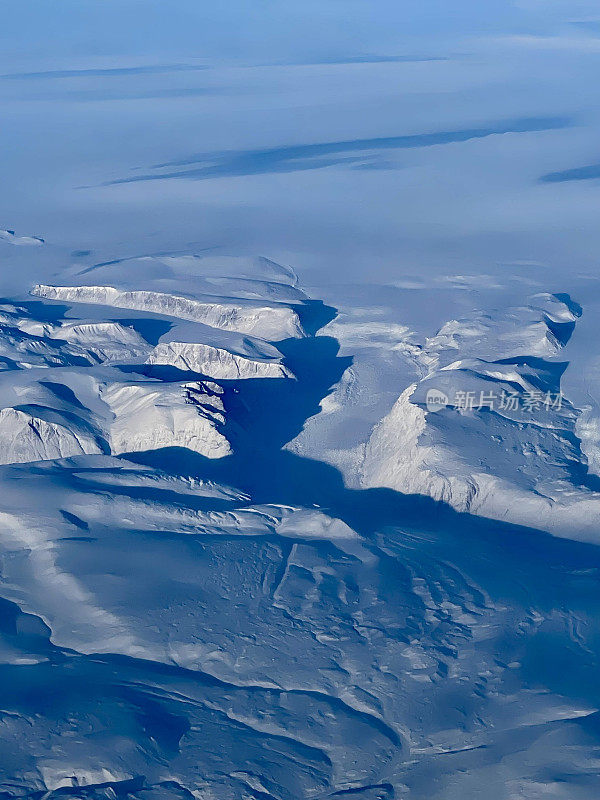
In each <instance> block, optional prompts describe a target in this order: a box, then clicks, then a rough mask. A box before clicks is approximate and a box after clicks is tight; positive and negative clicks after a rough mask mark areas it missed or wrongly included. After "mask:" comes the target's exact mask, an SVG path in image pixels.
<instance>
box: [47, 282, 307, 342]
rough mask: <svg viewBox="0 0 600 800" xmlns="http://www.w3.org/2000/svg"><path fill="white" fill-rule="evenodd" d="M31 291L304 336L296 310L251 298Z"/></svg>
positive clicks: (275, 335)
mask: <svg viewBox="0 0 600 800" xmlns="http://www.w3.org/2000/svg"><path fill="white" fill-rule="evenodd" d="M31 293H32V294H33V295H35V296H36V297H43V298H45V299H47V300H62V301H66V302H73V303H92V304H96V305H105V306H112V307H114V308H129V309H132V310H135V311H146V312H149V313H153V314H161V315H165V316H171V317H176V318H178V319H183V320H190V321H192V322H201V323H203V324H205V325H210V326H212V327H214V328H220V329H222V330H229V331H237V332H239V333H248V334H255V335H256V336H259V337H262V338H263V339H267V340H269V341H279V340H281V339H287V338H290V337H296V338H297V337H302V336H303V335H304V331H303V330H302V325H301V324H300V320H299V318H298V314H297V313H296V311H294V310H293V309H292V308H290V307H288V306H282V305H272V306H265V305H260V304H257V303H253V302H251V301H246V302H245V303H241V302H240V303H232V302H227V301H225V300H222V299H216V300H214V301H202V300H196V299H193V298H189V297H183V296H181V295H174V294H169V293H165V292H158V291H147V290H139V291H138V290H132V291H124V290H120V289H116V288H114V287H112V286H45V285H43V284H38V285H37V286H34V288H33V289H32V292H31Z"/></svg>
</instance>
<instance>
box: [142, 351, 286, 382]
mask: <svg viewBox="0 0 600 800" xmlns="http://www.w3.org/2000/svg"><path fill="white" fill-rule="evenodd" d="M146 363H147V364H168V365H169V366H172V367H177V368H178V369H182V370H190V371H191V372H198V373H201V374H202V375H206V376H207V377H209V378H217V379H218V378H221V379H229V380H230V379H234V380H235V379H239V378H292V377H293V375H292V373H291V372H290V371H289V370H288V369H287V367H285V366H284V365H283V364H281V363H279V362H278V361H275V360H270V361H269V360H261V361H259V360H255V359H251V358H245V357H244V356H240V355H235V354H234V353H230V352H229V351H228V350H225V349H223V348H220V347H212V346H211V345H208V344H199V343H193V342H160V343H159V344H158V345H156V347H155V348H154V350H153V351H152V352H151V353H150V355H149V356H148V359H147V361H146Z"/></svg>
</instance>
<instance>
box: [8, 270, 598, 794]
mask: <svg viewBox="0 0 600 800" xmlns="http://www.w3.org/2000/svg"><path fill="white" fill-rule="evenodd" d="M180 258H182V257H180ZM158 261H160V263H158ZM158 261H157V262H156V263H154V264H153V266H154V267H155V274H154V275H152V274H151V273H149V274H148V275H147V277H146V280H145V281H143V280H142V281H140V283H142V284H143V287H142V288H140V289H133V288H130V287H129V286H127V287H126V288H124V289H122V290H117V289H107V288H104V289H99V288H98V287H97V286H96V284H93V285H92V284H87V283H85V281H86V280H87V279H89V278H90V277H91V274H92V273H93V271H94V270H92V271H91V272H90V271H86V272H85V273H84V274H81V275H80V280H79V283H78V284H77V287H76V288H71V287H68V288H63V287H60V286H57V287H56V288H50V287H39V286H36V287H34V288H33V289H32V295H33V297H34V298H35V299H32V298H31V297H29V298H27V297H26V296H22V297H15V298H12V299H7V300H5V301H4V305H3V306H2V308H1V313H2V318H1V323H0V347H1V348H2V350H1V352H2V370H1V371H0V405H1V409H0V456H1V459H0V460H1V461H2V466H1V467H0V486H1V487H2V491H1V492H0V563H1V565H2V570H1V581H0V590H1V591H0V596H1V600H0V611H1V612H2V613H1V615H0V620H1V624H0V645H1V665H0V669H2V670H4V675H5V680H4V681H2V686H3V689H2V690H0V694H1V695H2V699H1V703H0V708H1V709H2V711H1V714H0V718H1V720H2V725H1V726H0V742H1V746H0V770H1V779H0V790H1V792H2V794H3V796H5V797H7V798H22V797H32V798H34V797H40V798H42V797H56V798H58V797H61V796H73V797H81V798H98V800H100V798H104V799H105V800H108V799H109V798H115V797H123V798H129V800H144V798H157V800H158V798H160V800H162V799H163V798H165V800H166V798H182V799H183V798H191V797H196V798H202V800H222V799H223V798H231V800H238V799H239V800H242V798H243V799H244V800H248V799H249V798H255V799H256V800H258V798H261V799H262V798H274V799H275V798H276V799H277V800H297V798H301V797H302V798H304V797H306V798H326V797H341V796H345V795H348V796H349V797H354V796H355V797H360V798H364V799H365V800H391V799H392V798H402V797H406V798H418V800H421V799H422V800H425V799H426V798H427V800H452V798H459V797H479V796H481V795H480V791H481V787H482V786H486V787H487V789H486V795H488V796H489V797H490V798H492V799H493V800H505V798H513V797H515V798H516V797H524V798H532V800H533V798H536V799H537V798H541V797H543V796H552V797H556V798H561V800H579V798H581V800H588V798H591V797H593V796H595V794H596V793H597V792H599V791H600V777H599V774H598V771H597V769H596V766H595V765H596V763H597V759H598V753H599V749H598V748H599V744H600V742H599V736H598V725H597V721H596V717H597V714H598V707H599V704H600V698H599V697H598V691H597V687H596V684H597V680H596V674H597V664H598V655H599V642H600V623H599V622H598V620H599V619H600V617H599V615H598V610H599V601H598V592H597V587H598V575H599V574H600V554H599V551H598V548H597V545H598V541H599V539H598V537H599V534H598V530H599V526H598V521H599V516H598V515H599V513H600V511H599V507H600V492H599V491H598V488H597V486H596V483H595V478H594V475H593V473H592V472H591V471H590V470H589V469H588V468H587V466H586V463H587V462H586V455H585V452H584V451H585V450H586V448H587V449H588V451H589V447H590V446H591V445H589V443H588V444H586V443H585V442H584V441H583V439H584V438H585V437H583V435H582V432H581V431H582V425H583V427H584V428H585V430H588V431H593V430H595V429H596V427H595V426H596V425H597V423H595V422H594V420H595V419H597V418H596V417H595V416H594V413H593V410H591V408H590V407H586V408H585V409H583V408H582V406H581V404H579V402H578V395H577V391H574V392H573V394H572V396H570V394H569V392H568V391H567V389H566V382H565V381H566V375H568V372H569V367H568V363H567V361H566V360H565V354H566V353H567V352H568V348H569V346H570V340H571V339H572V338H573V337H574V336H575V334H576V330H577V326H578V325H579V324H581V322H582V321H583V320H584V319H585V315H586V307H585V304H582V305H581V306H580V305H579V304H578V302H577V300H576V299H574V298H571V297H569V296H567V295H565V294H562V293H560V292H548V291H544V290H542V288H541V287H538V288H535V287H532V286H530V287H528V288H527V290H523V288H522V287H521V289H520V296H521V302H520V303H519V304H514V305H511V304H508V303H504V304H502V305H501V306H500V307H494V306H493V305H492V304H490V297H491V298H493V297H494V296H495V292H496V290H495V289H494V290H493V291H492V292H491V295H490V293H489V291H488V290H489V287H488V288H486V289H482V288H481V287H477V286H476V285H474V284H472V285H471V286H470V288H469V292H468V294H469V299H468V301H465V302H462V303H461V304H460V305H461V306H462V309H463V312H464V313H463V314H461V316H460V317H457V318H456V319H451V320H447V321H442V322H440V323H439V324H438V325H437V327H436V330H430V331H429V332H428V331H427V328H428V326H429V327H431V325H433V324H434V319H435V314H436V313H437V311H436V310H433V311H432V309H431V308H430V309H429V314H428V316H427V321H426V322H424V316H423V314H424V313H425V310H426V308H427V304H428V303H429V301H428V298H429V297H430V294H429V291H425V292H423V294H422V295H421V291H420V290H418V289H415V288H414V287H413V288H410V289H407V288H402V287H391V286H390V287H388V288H387V290H386V291H385V292H384V293H383V294H382V295H380V296H377V293H376V292H375V294H373V296H370V297H366V296H365V292H366V290H365V289H361V290H360V291H359V292H357V294H356V295H354V294H353V293H352V292H347V293H346V295H345V296H342V295H340V298H341V299H342V300H343V304H340V306H339V307H338V308H335V307H334V306H333V305H332V303H331V300H330V295H332V294H334V293H335V290H328V296H327V298H326V299H327V301H328V302H327V303H323V302H322V301H321V300H320V299H319V298H317V297H315V296H314V295H315V292H314V291H311V292H310V293H307V292H303V291H301V289H300V288H299V287H298V285H297V279H296V277H295V275H294V274H293V273H292V272H291V271H290V270H288V269H285V268H277V265H275V264H274V263H273V262H268V261H266V260H263V261H260V260H257V261H249V260H239V259H237V260H233V261H227V260H226V261H225V262H224V261H223V260H222V259H216V258H215V260H214V261H211V259H210V258H200V259H195V260H194V259H191V257H190V258H188V260H187V262H186V263H188V264H193V265H194V273H195V278H194V280H193V281H192V280H190V284H189V287H188V292H187V293H186V294H185V295H184V294H181V293H180V290H178V289H177V281H176V280H174V282H173V286H172V287H171V291H169V292H165V291H164V289H165V283H166V279H165V277H164V268H165V264H166V263H168V259H166V258H161V259H159V260H158ZM224 263H226V264H227V265H228V270H227V273H226V274H224V275H223V276H222V278H219V276H218V275H217V274H216V272H217V270H218V269H220V270H223V264H224ZM236 268H237V269H238V270H239V271H240V274H241V275H242V278H241V280H240V284H239V285H236V284H235V278H234V270H235V269H236ZM104 269H106V268H104ZM109 269H110V268H109ZM273 272H275V273H276V274H275V277H276V278H277V280H276V281H273V280H272V278H273V274H272V273H273ZM202 273H204V274H202ZM269 275H270V278H269ZM109 277H110V276H109ZM113 277H114V275H113ZM209 279H210V281H211V287H212V288H211V291H212V294H211V300H210V301H209V300H206V299H204V298H205V297H206V295H205V293H204V288H205V286H206V283H207V281H208V280H209ZM74 286H75V285H74ZM274 286H276V288H274ZM194 287H199V288H197V289H195V288H194ZM159 288H160V290H159ZM505 288H506V287H505ZM195 290H197V291H198V297H199V298H203V299H202V300H200V299H197V298H196V297H194V294H193V292H194V291H195ZM217 290H219V291H222V292H224V294H222V295H218V294H215V292H216V291H217ZM510 291H511V292H512V293H514V294H518V292H519V289H517V290H515V289H514V287H512V289H511V290H510ZM444 292H446V293H447V294H448V293H449V294H450V295H454V297H455V299H456V298H458V296H461V295H462V296H463V297H464V292H465V290H464V286H462V284H461V285H459V286H456V285H452V286H451V288H449V289H448V288H447V287H446V288H445V289H444ZM249 294H251V295H252V297H251V298H250V297H247V296H246V295H249ZM309 294H311V295H312V299H311V298H310V297H309ZM324 294H327V291H324ZM124 298H125V299H124ZM165 298H168V300H166V299H165ZM232 298H235V301H234V300H233V299H232ZM211 303H213V304H214V306H213V305H211ZM234 304H235V307H236V309H237V310H236V313H235V315H233V316H232V315H231V314H230V313H229V311H228V312H227V314H225V313H224V311H223V309H225V308H228V309H231V308H233V306H234ZM469 306H471V310H469ZM401 307H402V308H404V311H403V312H402V311H400V310H399V309H400V308H401ZM454 307H457V303H455V304H454ZM257 308H260V309H261V312H260V314H258V315H257V314H256V312H255V309H257ZM446 308H447V305H446V304H445V303H444V304H442V310H444V309H446ZM197 309H201V312H198V314H196V310H197ZM438 310H439V309H438ZM272 312H277V313H275V314H273V313H272ZM421 312H423V313H421ZM248 314H250V316H247V315H248ZM196 317H198V318H196ZM248 319H251V320H252V324H251V330H247V327H248V326H247V325H246V321H247V320H248ZM232 320H233V322H232ZM274 320H275V322H274ZM281 320H285V321H286V322H285V324H286V325H287V324H288V322H289V321H290V320H293V321H294V322H293V325H291V327H290V329H289V335H288V336H287V337H286V338H282V328H281V325H280V322H281ZM416 321H419V322H418V324H415V322H416ZM261 325H262V327H261ZM232 328H233V329H232ZM292 377H293V378H294V379H291V380H290V378H292ZM432 388H433V389H435V391H436V393H437V394H438V395H439V393H440V392H441V393H444V394H445V395H446V396H447V398H448V403H447V405H445V406H441V407H439V408H438V407H434V406H432V407H431V408H429V407H428V401H427V397H428V391H429V390H430V389H432ZM460 392H463V393H464V394H463V395H459V396H458V399H457V393H460ZM481 392H483V394H484V395H485V397H486V398H488V402H487V404H484V405H482V406H481V407H476V406H477V405H478V403H479V397H480V393H481ZM466 393H470V394H468V395H467V394H466ZM502 393H504V395H505V396H506V397H508V396H510V397H511V398H513V405H512V406H511V407H510V408H500V406H498V407H495V406H494V403H493V402H491V401H490V400H489V398H490V396H491V395H497V396H498V398H500V396H501V395H502ZM436 396H437V395H436ZM465 397H467V398H471V399H472V401H469V402H466V401H465ZM548 397H550V400H551V402H550V404H549V405H548V407H547V408H546V405H545V404H548V402H549V401H548V400H547V398H548ZM557 397H560V404H558V402H557ZM474 398H477V402H475V399H474ZM515 398H516V399H515ZM526 401H527V402H528V403H529V405H526ZM498 402H500V401H499V400H498ZM582 419H583V420H584V422H583V423H582V422H581V420H582ZM588 438H591V439H593V436H590V437H588ZM489 518H493V520H492V519H489ZM551 534H560V536H558V537H557V536H553V535H551ZM577 539H586V540H587V541H588V543H582V542H577V541H575V540H577Z"/></svg>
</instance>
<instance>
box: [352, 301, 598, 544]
mask: <svg viewBox="0 0 600 800" xmlns="http://www.w3.org/2000/svg"><path fill="white" fill-rule="evenodd" d="M577 313H578V312H577V309H576V306H575V304H573V303H572V302H567V301H563V300H562V299H560V298H558V297H557V296H554V295H549V294H540V295H537V296H535V297H534V298H532V303H531V305H530V306H527V307H522V308H515V309H508V310H507V311H506V312H505V313H504V314H502V315H499V316H498V317H497V318H495V317H491V316H489V315H483V314H479V315H476V316H475V317H473V318H471V319H465V320H460V321H451V322H448V323H446V324H445V325H443V326H442V328H441V329H440V331H439V332H438V334H436V336H434V337H432V338H431V339H429V340H427V342H426V343H425V345H424V350H425V352H426V353H427V354H428V356H429V357H430V358H431V357H432V356H433V357H434V362H433V363H434V364H435V367H433V368H432V367H430V369H429V371H428V374H427V375H426V376H425V377H424V378H422V379H421V380H420V381H418V382H416V383H414V384H412V385H411V386H409V387H408V388H407V389H406V390H405V391H404V392H403V393H402V394H401V396H400V398H399V399H398V401H397V402H396V403H395V405H394V407H393V408H392V409H391V411H390V412H389V414H387V416H386V417H384V418H383V419H382V420H381V422H379V423H378V424H377V425H376V426H375V428H374V430H373V432H372V434H371V436H370V438H369V440H368V442H367V444H366V447H365V450H364V454H363V460H362V477H361V485H362V486H364V487H375V486H385V487H388V488H392V489H396V490H398V491H401V492H404V493H408V494H423V495H428V496H430V497H432V498H434V499H436V500H441V501H443V502H446V503H448V504H450V505H451V506H453V507H454V508H456V509H457V510H460V511H469V512H471V513H476V514H481V515H483V516H488V517H493V518H497V519H506V520H510V521H512V522H517V523H520V524H524V525H528V526H530V527H542V528H545V529H547V530H550V531H552V532H555V533H560V534H562V535H577V536H580V537H582V538H590V537H591V538H596V536H597V530H598V527H599V526H600V493H598V492H597V491H595V490H594V489H592V488H590V485H589V484H588V482H587V479H586V458H585V455H584V453H583V451H582V448H581V444H580V442H579V439H578V438H577V420H578V412H577V410H576V409H574V408H573V406H572V405H571V403H570V402H569V401H568V399H567V398H566V397H564V396H563V395H562V393H561V389H560V379H561V375H562V372H563V371H564V369H565V367H566V364H565V363H562V362H560V361H559V360H557V357H559V356H560V351H561V349H562V348H563V347H564V345H565V344H566V343H567V342H568V340H569V337H570V335H571V333H572V331H573V327H574V325H575V322H576V320H577ZM431 392H433V393H434V394H435V395H441V396H442V397H444V398H445V400H444V405H443V407H439V408H437V407H435V406H434V407H433V410H432V408H431V407H430V406H429V405H428V397H429V396H431ZM575 520H577V525H576V530H575V528H574V522H575Z"/></svg>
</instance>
